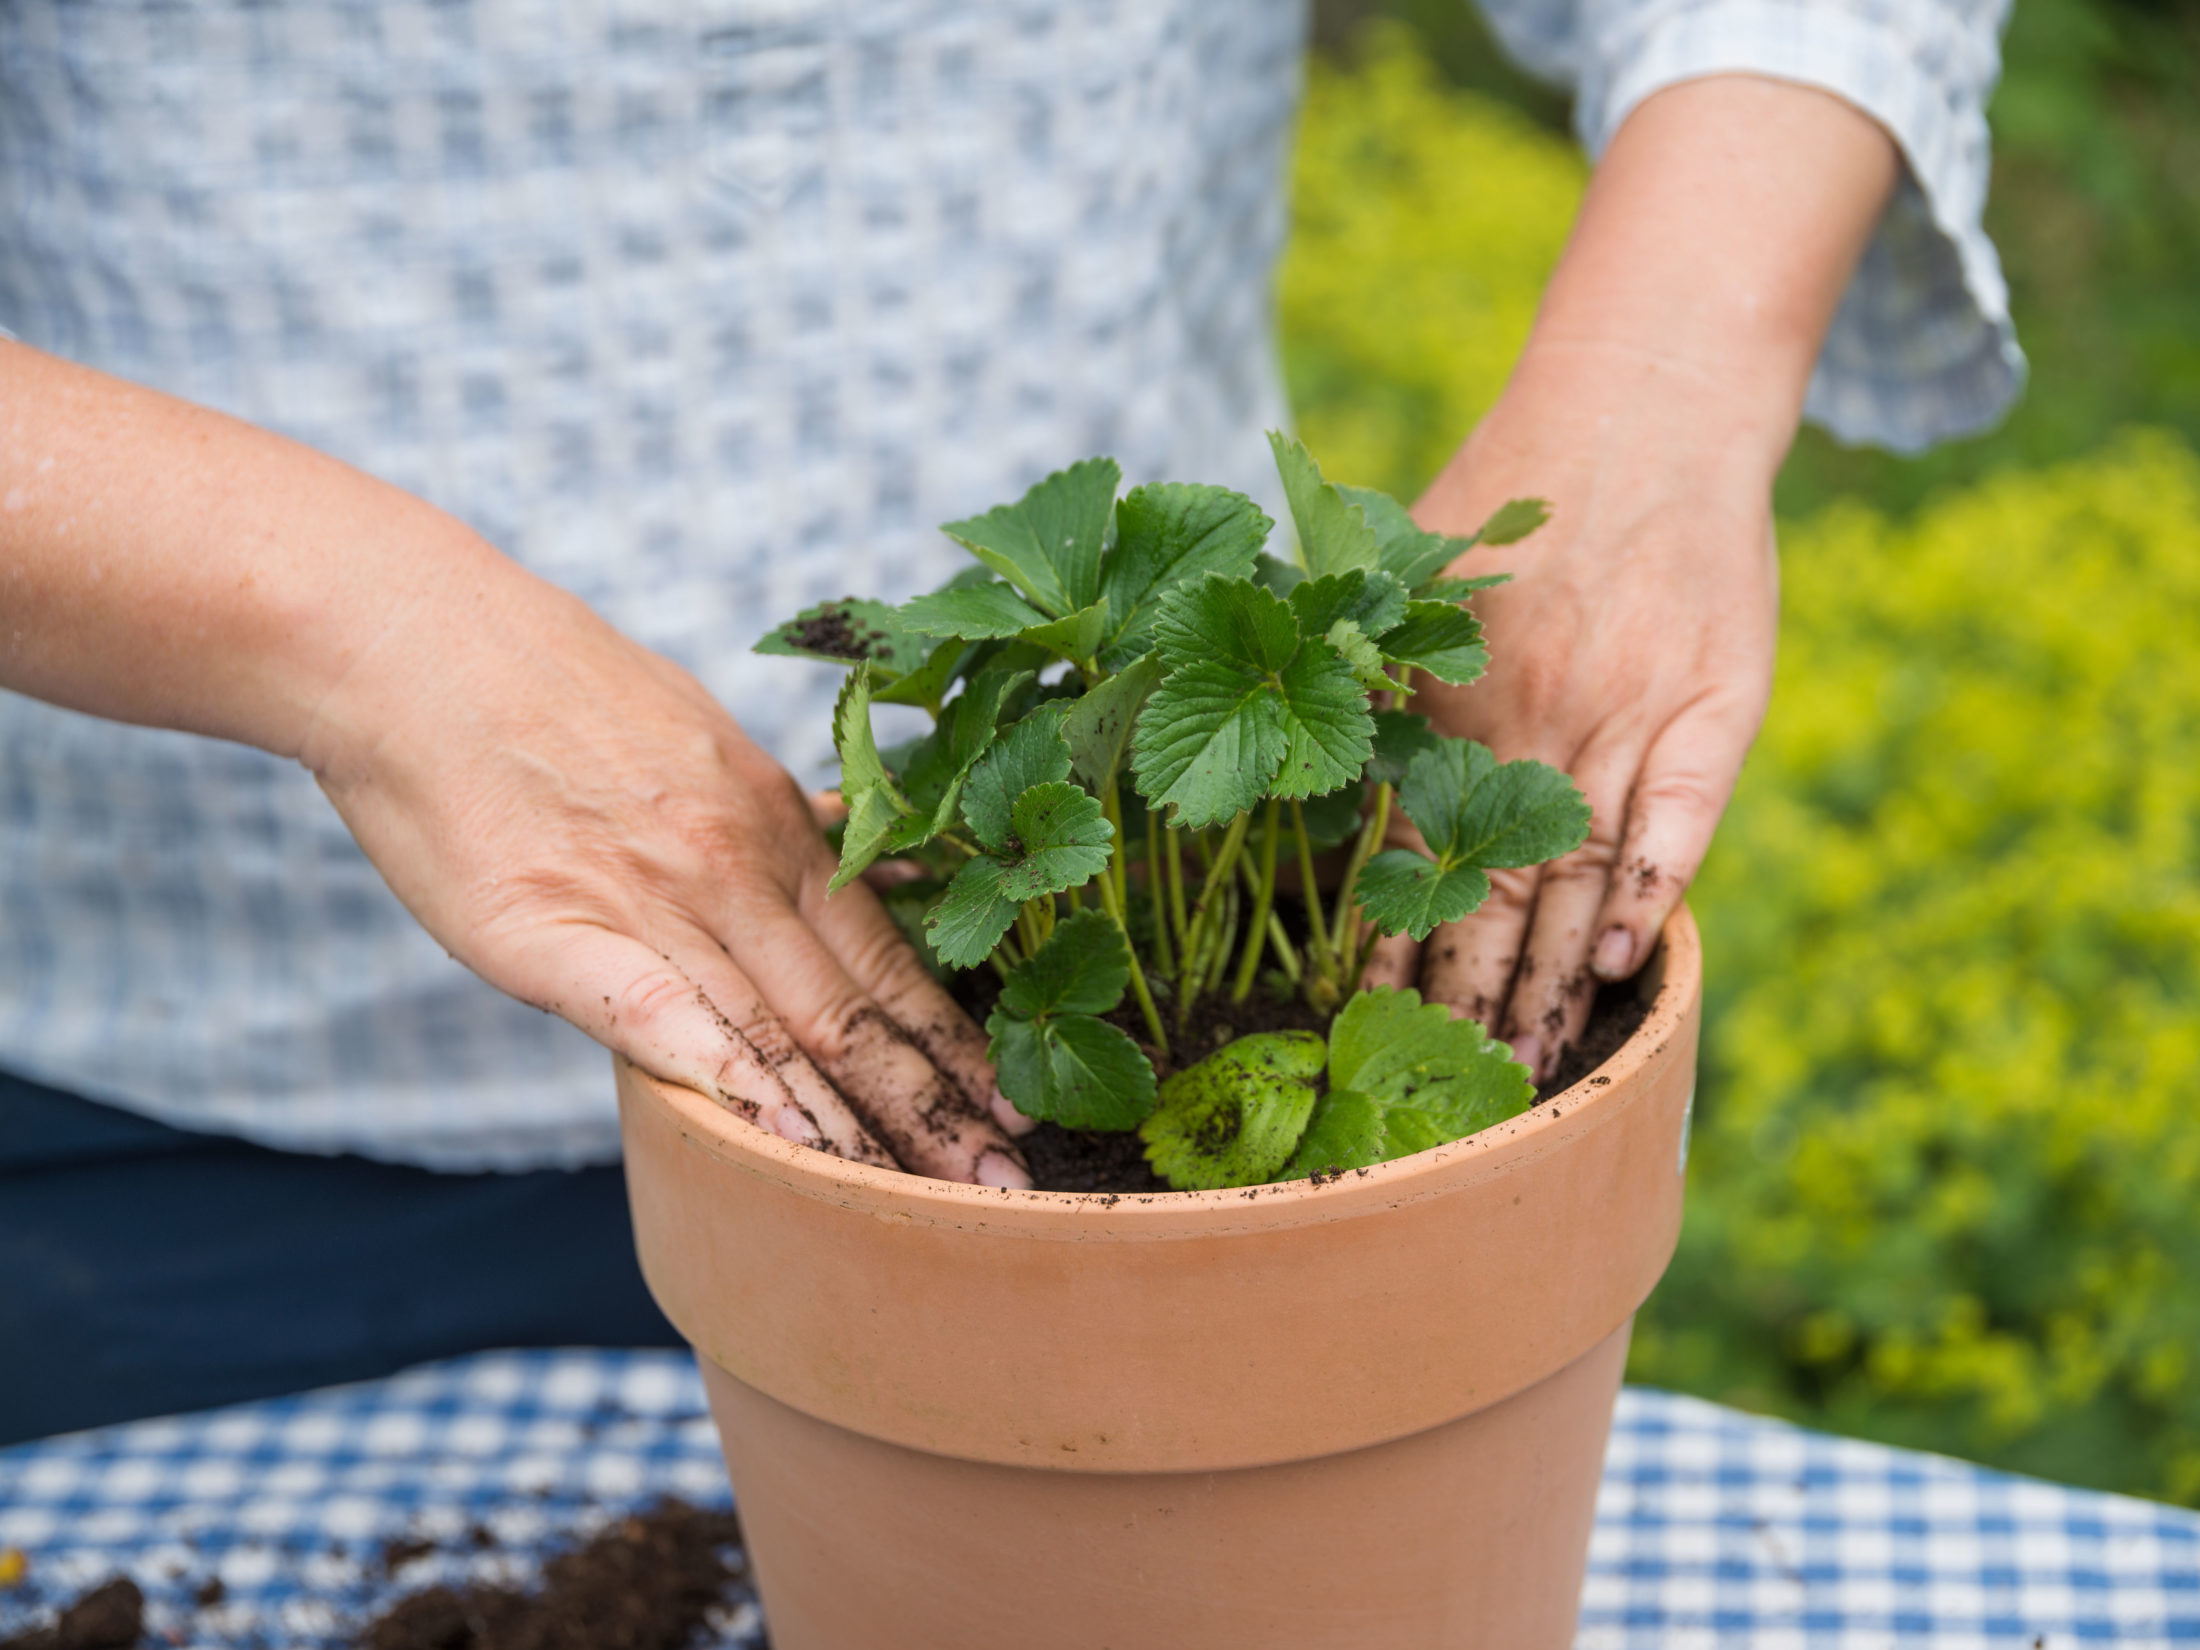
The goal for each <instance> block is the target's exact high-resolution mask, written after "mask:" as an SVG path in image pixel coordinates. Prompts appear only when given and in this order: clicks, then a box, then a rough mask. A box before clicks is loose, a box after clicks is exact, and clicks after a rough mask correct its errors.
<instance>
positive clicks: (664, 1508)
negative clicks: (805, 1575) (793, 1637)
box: [353, 1501, 748, 1650]
mask: <svg viewBox="0 0 2200 1650" xmlns="http://www.w3.org/2000/svg"><path fill="white" fill-rule="evenodd" d="M477 1545H478V1543H477ZM740 1545H741V1523H740V1520H739V1519H738V1518H737V1517H736V1516H735V1515H734V1514H733V1513H731V1512H721V1511H715V1510H710V1509H705V1508H701V1507H693V1506H690V1505H688V1504H687V1503H686V1502H684V1501H666V1502H663V1503H662V1504H660V1505H659V1506H657V1507H655V1508H654V1509H652V1510H650V1511H648V1512H642V1513H635V1514H632V1515H631V1516H629V1517H626V1518H622V1519H620V1520H619V1521H618V1522H617V1523H615V1524H613V1525H611V1526H610V1527H609V1528H608V1529H605V1530H604V1531H602V1532H601V1533H600V1534H598V1535H597V1536H595V1538H594V1539H592V1540H591V1541H589V1542H588V1543H587V1544H586V1545H585V1546H582V1547H578V1548H575V1549H574V1550H573V1551H571V1552H568V1553H561V1554H560V1555H558V1556H557V1557H556V1558H553V1559H551V1560H550V1562H549V1563H548V1564H546V1565H544V1566H543V1571H542V1581H541V1583H540V1585H538V1586H537V1587H535V1588H533V1589H528V1590H523V1589H521V1588H517V1587H505V1586H494V1585H491V1584H489V1583H487V1582H473V1583H470V1584H468V1585H466V1586H463V1587H429V1588H425V1589H423V1590H422V1591H420V1592H417V1593H413V1594H410V1595H409V1596H407V1597H405V1598H402V1599H399V1600H398V1601H397V1602H396V1603H395V1604H393V1605H391V1606H390V1607H389V1608H388V1609H387V1610H385V1611H383V1612H382V1613H381V1614H380V1615H379V1616H377V1617H375V1618H374V1620H372V1621H371V1622H369V1623H367V1625H366V1626H365V1627H364V1628H363V1629H362V1630H361V1631H360V1633H359V1635H358V1637H357V1638H356V1639H355V1640H354V1641H353V1642H354V1643H355V1645H356V1646H357V1647H358V1650H685V1647H686V1646H688V1645H690V1644H693V1643H694V1642H695V1640H696V1638H697V1636H698V1635H699V1634H700V1633H701V1632H702V1630H703V1628H704V1626H705V1624H706V1621H707V1618H708V1617H709V1615H710V1613H711V1611H712V1610H714V1609H716V1608H717V1607H718V1606H720V1605H722V1604H724V1603H725V1602H726V1592H727V1589H728V1588H729V1587H730V1586H732V1584H733V1583H734V1582H736V1581H739V1580H741V1579H742V1578H743V1577H744V1576H746V1575H747V1573H748V1566H747V1563H746V1561H745V1560H744V1559H743V1558H742V1556H741V1555H740V1553H739V1552H737V1551H735V1550H734V1549H736V1548H738V1547H739V1546H740ZM415 1556H418V1555H416V1554H414V1553H411V1552H409V1551H408V1552H406V1553H405V1554H404V1555H403V1556H402V1557H401V1558H400V1561H399V1565H398V1566H389V1565H387V1564H385V1568H386V1569H394V1568H397V1567H402V1564H403V1563H404V1562H407V1561H409V1560H410V1559H411V1558H413V1557H415Z"/></svg>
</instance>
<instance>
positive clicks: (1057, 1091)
mask: <svg viewBox="0 0 2200 1650" xmlns="http://www.w3.org/2000/svg"><path fill="white" fill-rule="evenodd" d="M1130 977H1131V955H1130V947H1129V946H1128V945H1127V944H1126V943H1125V941H1124V938H1123V931H1122V930H1121V929H1120V928H1118V927H1117V926H1116V925H1115V920H1114V919H1113V918H1112V917H1108V916H1105V915H1103V914H1102V913H1100V912H1098V911H1093V910H1085V911H1079V912H1075V913H1073V914H1072V915H1071V916H1069V917H1068V918H1066V919H1065V920H1064V921H1063V922H1062V923H1061V924H1060V925H1059V926H1057V927H1056V928H1055V930H1054V932H1053V934H1052V935H1051V936H1050V937H1049V938H1048V939H1047V942H1046V943H1045V944H1044V945H1042V946H1040V947H1039V950H1038V952H1037V953H1036V954H1035V955H1034V956H1032V957H1030V958H1029V959H1027V960H1026V961H1025V962H1024V963H1023V964H1021V965H1020V966H1019V967H1018V968H1017V969H1016V971H1015V972H1014V973H1013V974H1011V975H1010V976H1009V978H1008V983H1007V985H1006V986H1005V987H1004V988H1003V989H1002V991H1001V997H1000V1002H999V1003H998V1004H997V1005H996V1006H995V1008H994V1010H993V1013H992V1015H991V1017H989V1018H988V1019H987V1021H986V1030H987V1031H988V1032H990V1033H991V1034H992V1038H993V1041H992V1043H991V1044H990V1046H989V1047H988V1048H987V1050H986V1055H987V1058H989V1059H990V1060H992V1061H993V1065H994V1072H995V1075H996V1077H997V1079H998V1081H999V1083H1000V1085H1001V1092H1002V1093H1003V1094H1005V1095H1007V1096H1008V1098H1009V1099H1010V1101H1011V1102H1013V1103H1014V1104H1015V1106H1016V1109H1017V1110H1018V1111H1021V1112H1022V1113H1023V1114H1024V1115H1025V1116H1027V1117H1036V1118H1040V1119H1042V1120H1045V1121H1049V1122H1054V1123H1059V1124H1061V1125H1062V1126H1063V1127H1065V1128H1073V1129H1112V1130H1118V1131H1120V1130H1124V1129H1131V1128H1135V1127H1137V1125H1138V1123H1139V1120H1140V1119H1141V1118H1143V1117H1145V1115H1146V1114H1147V1113H1148V1112H1150V1111H1151V1110H1153V1100H1154V1076H1153V1066H1152V1065H1151V1064H1150V1063H1149V1062H1148V1061H1147V1059H1146V1056H1145V1055H1144V1054H1143V1053H1141V1052H1140V1051H1139V1048H1138V1045H1137V1043H1135V1042H1134V1041H1132V1039H1131V1038H1129V1037H1128V1036H1126V1035H1124V1033H1122V1032H1121V1031H1119V1030H1117V1029H1116V1028H1115V1027H1114V1026H1111V1025H1108V1024H1106V1023H1105V1022H1103V1021H1101V1020H1098V1019H1095V1018H1093V1016H1094V1015H1098V1014H1105V1013H1106V1012H1107V1011H1108V1010H1109V1009H1111V1008H1113V1007H1115V1005H1116V1004H1117V1003H1119V1002H1121V1001H1122V999H1123V989H1124V987H1125V986H1126V985H1127V984H1128V983H1129V981H1130Z"/></svg>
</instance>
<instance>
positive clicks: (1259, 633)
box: [1154, 573, 1299, 672]
mask: <svg viewBox="0 0 2200 1650" xmlns="http://www.w3.org/2000/svg"><path fill="white" fill-rule="evenodd" d="M1154 638H1155V640H1156V641H1157V642H1158V643H1159V644H1160V647H1161V657H1162V659H1163V661H1164V662H1165V663H1167V664H1169V665H1171V666H1176V665H1188V664H1197V663H1202V662H1205V661H1209V660H1225V661H1228V662H1230V663H1234V664H1239V665H1243V666H1244V667H1246V668H1247V669H1248V670H1254V671H1261V672H1272V671H1278V670H1281V669H1282V668H1283V667H1284V666H1285V665H1287V664H1289V663H1290V662H1291V658H1292V655H1293V654H1295V653H1297V651H1298V647H1299V627H1298V624H1297V621H1296V620H1295V619H1294V618H1293V617H1292V613H1291V607H1290V604H1289V603H1287V602H1285V601H1283V600H1282V599H1280V598H1279V597H1277V596H1276V595H1275V594H1274V592H1272V591H1268V590H1263V589H1262V588H1261V587H1260V586H1259V585H1257V584H1254V583H1253V582H1252V581H1251V580H1250V579H1226V578H1223V577H1222V576H1221V575H1220V574H1216V573H1210V574H1208V575H1207V576H1206V577H1205V578H1202V579H1196V580H1192V581H1189V582H1187V583H1184V584H1180V585H1178V586H1176V587H1175V588H1174V589H1172V590H1170V591H1169V592H1168V593H1167V594H1166V595H1164V596H1163V597H1162V598H1161V600H1160V603H1159V604H1158V606H1157V608H1156V610H1155V613H1154Z"/></svg>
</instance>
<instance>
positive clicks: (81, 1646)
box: [0, 1576, 145, 1650]
mask: <svg viewBox="0 0 2200 1650" xmlns="http://www.w3.org/2000/svg"><path fill="white" fill-rule="evenodd" d="M144 1633H145V1595H144V1594H143V1593H142V1592H140V1591H139V1590H138V1584H137V1583H136V1582H134V1581H132V1580H131V1579H130V1578H129V1577H128V1576H116V1577H115V1578H114V1579H113V1580H111V1581H103V1582H101V1583H100V1584H99V1585H98V1586H97V1587H94V1588H93V1589H92V1590H91V1591H90V1592H88V1593H86V1594H84V1595H83V1596H82V1597H80V1598H79V1599H78V1600H77V1601H76V1602H75V1603H74V1604H71V1605H69V1606H68V1607H67V1608H66V1609H64V1610H63V1611H62V1612H61V1619H60V1620H59V1621H57V1622H55V1623H54V1624H53V1625H52V1626H51V1627H35V1628H33V1629H32V1630H31V1631H29V1632H28V1633H18V1634H17V1635H16V1636H15V1637H14V1638H10V1639H0V1650H129V1647H130V1646H131V1645H134V1644H136V1643H137V1642H138V1641H139V1640H140V1639H141V1638H142V1637H143V1636H144Z"/></svg>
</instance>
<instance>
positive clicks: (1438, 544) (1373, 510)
mask: <svg viewBox="0 0 2200 1650" xmlns="http://www.w3.org/2000/svg"><path fill="white" fill-rule="evenodd" d="M1337 491H1338V492H1340V493H1342V494H1343V495H1344V496H1345V502H1346V503H1348V504H1355V505H1357V506H1359V510H1360V514H1361V515H1363V516H1365V517H1366V518H1367V524H1368V526H1370V527H1372V528H1373V529H1374V530H1375V540H1376V543H1377V545H1378V546H1380V552H1379V553H1380V555H1381V557H1382V567H1383V571H1385V572H1386V573H1389V574H1391V575H1392V576H1393V577H1395V578H1397V579H1398V580H1399V581H1400V582H1401V583H1403V584H1407V585H1415V584H1419V583H1421V582H1422V581H1423V580H1424V579H1428V578H1432V577H1434V576H1435V575H1436V574H1438V573H1441V572H1442V571H1443V570H1444V569H1445V568H1446V567H1447V566H1449V565H1450V564H1451V563H1452V562H1453V561H1455V560H1457V559H1458V558H1459V557H1460V556H1462V555H1464V554H1465V553H1466V552H1467V551H1468V550H1471V549H1472V548H1473V547H1474V541H1473V540H1472V539H1455V538H1452V537H1451V536H1450V535H1448V534H1445V533H1427V532H1423V531H1422V530H1421V526H1420V524H1419V523H1418V522H1416V521H1415V520H1414V519H1413V517H1412V516H1410V515H1408V514H1407V513H1406V507H1405V506H1404V505H1402V504H1400V503H1399V502H1398V501H1397V500H1396V499H1394V498H1392V497H1391V496H1390V495H1389V494H1388V493H1378V492H1376V491H1375V490H1374V489H1373V488H1372V487H1339V488H1338V489H1337Z"/></svg>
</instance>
